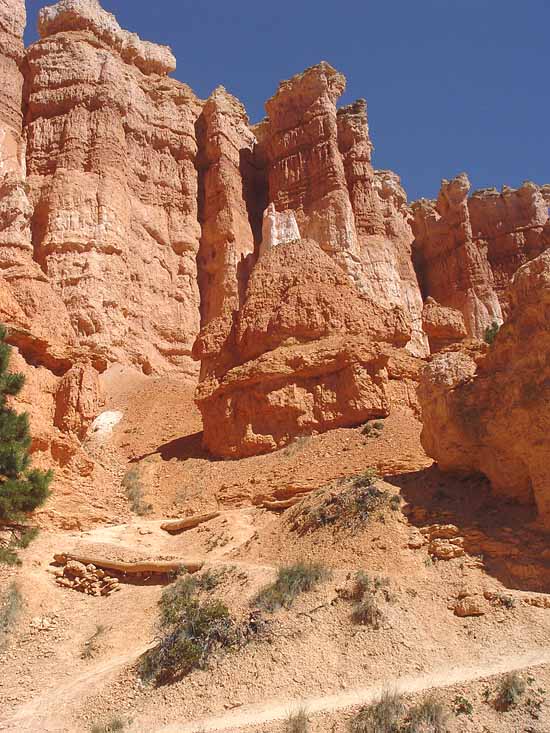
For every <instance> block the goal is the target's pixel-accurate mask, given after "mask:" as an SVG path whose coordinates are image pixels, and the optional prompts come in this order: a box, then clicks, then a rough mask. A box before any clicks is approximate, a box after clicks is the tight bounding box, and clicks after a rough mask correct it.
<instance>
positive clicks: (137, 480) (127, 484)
mask: <svg viewBox="0 0 550 733" xmlns="http://www.w3.org/2000/svg"><path fill="white" fill-rule="evenodd" d="M122 486H123V487H124V489H125V492H126V496H127V498H128V501H129V502H130V509H131V510H132V511H133V512H134V514H138V515H139V516H140V517H144V516H145V515H146V514H150V513H151V512H152V511H153V505H152V504H148V503H147V502H145V501H144V500H143V494H144V491H145V490H144V487H143V483H142V480H141V475H140V473H139V470H138V469H137V468H131V469H130V470H129V471H127V472H126V473H125V475H124V477H123V479H122Z"/></svg>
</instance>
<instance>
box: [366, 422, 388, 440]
mask: <svg viewBox="0 0 550 733" xmlns="http://www.w3.org/2000/svg"><path fill="white" fill-rule="evenodd" d="M383 430H384V423H383V421H382V420H369V422H367V423H365V424H364V425H363V428H362V429H361V432H362V433H363V435H366V436H367V437H368V438H379V437H380V435H381V434H382V431H383Z"/></svg>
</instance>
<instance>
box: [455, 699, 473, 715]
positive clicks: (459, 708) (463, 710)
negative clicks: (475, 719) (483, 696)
mask: <svg viewBox="0 0 550 733" xmlns="http://www.w3.org/2000/svg"><path fill="white" fill-rule="evenodd" d="M453 711H454V714H455V715H468V716H470V715H472V713H473V712H474V706H473V705H472V703H471V702H470V701H469V700H468V698H467V697H464V695H456V696H455V698H454V700H453Z"/></svg>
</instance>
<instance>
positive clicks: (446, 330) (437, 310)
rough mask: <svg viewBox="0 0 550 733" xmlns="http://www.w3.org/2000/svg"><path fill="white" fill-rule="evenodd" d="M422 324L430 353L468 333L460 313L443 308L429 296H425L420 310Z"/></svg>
mask: <svg viewBox="0 0 550 733" xmlns="http://www.w3.org/2000/svg"><path fill="white" fill-rule="evenodd" d="M422 326H423V328H424V331H425V333H426V334H427V336H428V340H429V342H430V351H431V353H432V354H434V353H436V352H437V351H441V349H444V348H445V347H446V346H450V345H451V344H454V343H456V342H457V341H461V340H462V339H463V338H465V337H466V336H467V335H468V333H467V331H466V324H465V323H464V317H463V316H462V313H461V312H460V311H458V310H455V309H454V308H445V306H442V305H439V303H437V302H436V301H435V300H434V299H433V298H430V297H428V298H426V303H425V304H424V310H423V311H422Z"/></svg>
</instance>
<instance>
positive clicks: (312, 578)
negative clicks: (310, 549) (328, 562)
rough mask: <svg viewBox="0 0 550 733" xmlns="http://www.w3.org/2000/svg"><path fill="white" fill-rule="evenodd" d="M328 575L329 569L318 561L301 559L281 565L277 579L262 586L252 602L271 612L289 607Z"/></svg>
mask: <svg viewBox="0 0 550 733" xmlns="http://www.w3.org/2000/svg"><path fill="white" fill-rule="evenodd" d="M330 575H331V573H330V571H329V570H328V569H327V568H325V566H324V565H321V564H319V563H313V562H304V561H302V562H297V563H295V564H294V565H288V566H285V567H282V568H280V569H279V573H278V575H277V580H276V581H275V582H274V583H272V584H271V585H268V586H266V587H265V588H263V589H262V590H261V591H260V592H259V593H258V595H257V596H256V597H255V599H254V601H253V603H254V605H255V606H258V607H259V608H262V609H264V610H266V611H271V612H273V611H276V610H277V609H278V608H290V607H291V606H292V604H293V603H294V601H295V600H296V598H297V596H299V595H300V594H301V593H306V592H307V591H310V590H313V589H314V588H316V587H317V586H318V585H319V583H321V582H323V581H324V580H327V579H328V578H329V577H330Z"/></svg>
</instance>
